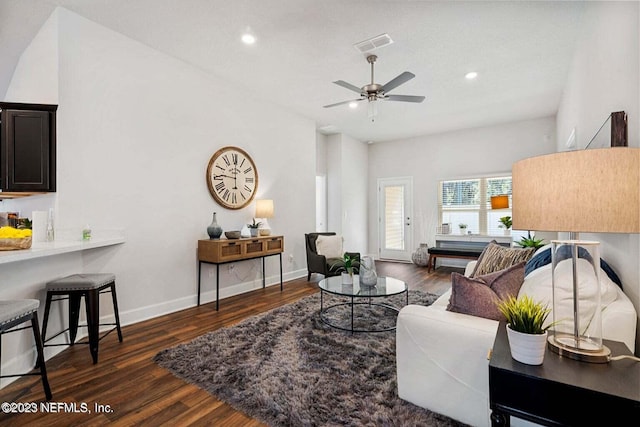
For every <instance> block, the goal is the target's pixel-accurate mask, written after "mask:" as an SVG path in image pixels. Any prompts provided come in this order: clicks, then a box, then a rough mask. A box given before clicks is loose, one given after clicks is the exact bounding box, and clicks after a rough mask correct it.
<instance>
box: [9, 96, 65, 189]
mask: <svg viewBox="0 0 640 427" xmlns="http://www.w3.org/2000/svg"><path fill="white" fill-rule="evenodd" d="M57 109H58V106H57V105H47V104H21V103H13V102H0V128H1V129H0V188H1V189H2V191H15V192H30V191H32V192H46V191H56V110H57Z"/></svg>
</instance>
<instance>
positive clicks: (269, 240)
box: [198, 236, 284, 310]
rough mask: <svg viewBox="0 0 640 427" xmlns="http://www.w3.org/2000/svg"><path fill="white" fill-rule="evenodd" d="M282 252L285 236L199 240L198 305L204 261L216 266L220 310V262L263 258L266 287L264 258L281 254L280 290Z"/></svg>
mask: <svg viewBox="0 0 640 427" xmlns="http://www.w3.org/2000/svg"><path fill="white" fill-rule="evenodd" d="M282 252H284V237H283V236H261V237H247V238H242V239H208V240H198V305H200V276H201V270H202V263H205V264H215V266H216V310H218V309H219V308H220V264H227V263H230V262H236V261H245V260H249V259H255V258H262V287H263V288H264V287H265V272H264V259H265V258H266V257H268V256H272V255H279V257H280V290H281V291H282Z"/></svg>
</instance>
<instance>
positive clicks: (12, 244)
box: [0, 236, 31, 251]
mask: <svg viewBox="0 0 640 427" xmlns="http://www.w3.org/2000/svg"><path fill="white" fill-rule="evenodd" d="M30 247H31V236H28V237H22V238H1V239H0V251H15V250H19V249H29V248H30Z"/></svg>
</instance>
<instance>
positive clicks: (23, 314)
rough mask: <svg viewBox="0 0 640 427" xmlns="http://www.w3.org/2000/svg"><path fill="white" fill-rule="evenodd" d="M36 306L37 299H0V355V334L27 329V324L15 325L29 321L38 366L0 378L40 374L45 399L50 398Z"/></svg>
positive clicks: (0, 344) (0, 339) (0, 346)
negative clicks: (34, 368) (30, 370)
mask: <svg viewBox="0 0 640 427" xmlns="http://www.w3.org/2000/svg"><path fill="white" fill-rule="evenodd" d="M38 307H40V301H39V300H37V299H22V300H8V301H0V356H1V355H2V335H4V334H8V333H11V332H17V331H21V330H23V329H29V327H27V326H25V327H21V328H16V326H18V325H21V324H23V323H26V322H28V321H31V329H32V330H33V337H34V339H35V341H36V349H37V359H36V368H38V371H37V372H28V373H24V374H11V375H0V378H9V377H22V376H25V375H40V377H41V378H42V387H43V388H44V394H45V396H46V397H47V400H51V397H52V396H51V388H50V387H49V379H48V378H47V367H46V365H45V362H44V350H43V346H42V341H41V338H40V327H39V325H38ZM1 366H2V364H1V363H0V367H1Z"/></svg>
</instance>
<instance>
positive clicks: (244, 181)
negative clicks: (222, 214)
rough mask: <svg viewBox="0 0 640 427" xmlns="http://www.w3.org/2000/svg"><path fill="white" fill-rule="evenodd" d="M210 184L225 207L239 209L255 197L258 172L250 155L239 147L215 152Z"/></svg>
mask: <svg viewBox="0 0 640 427" xmlns="http://www.w3.org/2000/svg"><path fill="white" fill-rule="evenodd" d="M207 186H208V187H209V192H210V193H211V195H212V196H213V198H214V199H215V200H216V201H217V202H218V203H219V204H220V205H222V206H223V207H225V208H229V209H240V208H243V207H245V206H246V205H248V204H249V202H251V200H253V196H255V194H256V190H257V189H258V171H257V170H256V165H255V164H254V163H253V160H251V157H250V156H249V155H248V154H247V153H246V152H245V151H244V150H242V149H240V148H238V147H223V148H221V149H219V150H218V151H216V152H215V153H214V155H213V156H211V160H209V166H207Z"/></svg>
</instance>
